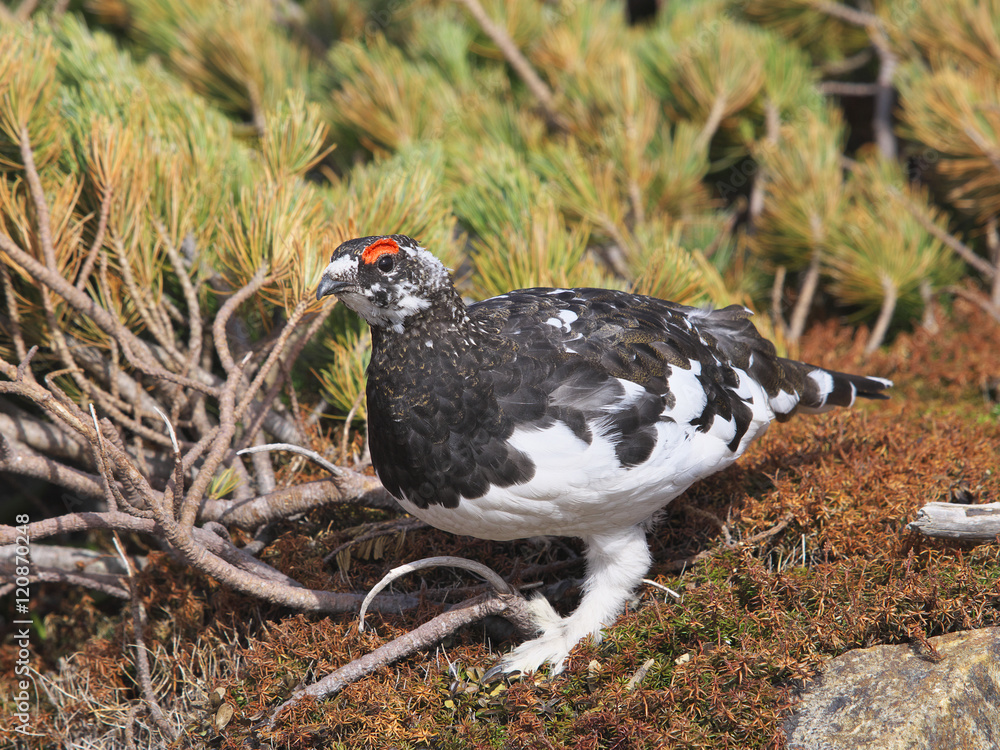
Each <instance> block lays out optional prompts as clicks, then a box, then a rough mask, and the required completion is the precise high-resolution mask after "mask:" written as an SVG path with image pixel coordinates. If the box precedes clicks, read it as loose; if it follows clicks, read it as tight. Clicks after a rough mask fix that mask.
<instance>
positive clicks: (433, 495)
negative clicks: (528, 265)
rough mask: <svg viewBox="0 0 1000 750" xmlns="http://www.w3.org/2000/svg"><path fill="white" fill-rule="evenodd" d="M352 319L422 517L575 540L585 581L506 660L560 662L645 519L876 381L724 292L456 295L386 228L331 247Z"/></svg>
mask: <svg viewBox="0 0 1000 750" xmlns="http://www.w3.org/2000/svg"><path fill="white" fill-rule="evenodd" d="M328 294H335V295H336V296H337V297H339V298H340V299H341V300H342V301H343V302H344V304H346V305H347V306H348V307H349V308H351V309H352V310H354V311H355V312H357V313H358V314H359V315H360V316H361V317H362V318H364V319H365V320H366V321H368V323H369V325H370V326H371V329H372V356H371V364H370V365H369V367H368V386H367V396H368V438H369V445H370V448H371V457H372V462H373V464H374V466H375V471H376V473H377V474H378V477H379V479H380V480H381V481H382V483H383V484H384V485H385V487H386V489H387V490H388V491H389V492H391V493H392V494H393V495H394V496H395V497H396V498H397V499H398V500H399V502H400V504H401V505H402V506H403V507H404V508H405V509H406V510H407V511H408V512H410V513H412V514H413V515H415V516H417V517H418V518H421V519H423V520H424V521H426V522H427V523H429V524H431V525H432V526H436V527H437V528H439V529H444V530H446V531H450V532H452V533H455V534H468V535H470V536H474V537H478V538H482V539H496V540H506V539H519V538H523V537H532V536H540V535H558V536H575V537H580V538H581V539H583V540H584V542H585V544H586V549H587V552H586V559H587V574H586V581H585V585H584V590H583V597H582V599H581V601H580V604H579V606H578V607H577V609H576V611H575V612H573V614H572V615H570V616H568V617H565V618H562V617H559V616H558V615H557V614H556V613H555V611H554V610H553V609H552V607H551V605H549V604H548V602H546V601H545V600H544V599H539V600H535V602H533V610H534V613H535V615H536V619H537V623H538V625H539V630H540V631H541V632H540V634H539V635H538V637H536V638H534V639H533V640H530V641H527V642H526V643H524V644H522V645H521V646H519V647H518V648H516V649H514V650H513V651H512V652H511V653H510V654H508V655H507V656H506V657H504V659H503V660H502V661H501V662H500V664H499V665H498V667H499V669H500V670H502V671H506V672H529V671H535V670H537V669H538V668H539V667H541V666H542V665H543V664H545V663H546V662H548V663H550V664H551V667H552V672H553V673H554V674H555V673H558V672H559V671H560V670H561V669H562V667H563V663H564V661H565V659H566V657H567V656H568V655H569V652H570V650H571V649H572V648H573V646H574V645H575V644H576V643H577V642H578V641H580V640H581V639H582V638H584V637H585V636H587V635H591V636H594V637H595V638H600V635H601V628H602V627H606V626H608V625H610V624H611V623H612V622H613V621H614V619H615V618H616V617H617V616H618V614H619V613H620V612H621V610H622V608H623V607H624V605H625V603H626V601H627V600H628V598H629V596H630V595H631V593H632V591H633V589H634V588H635V587H636V586H638V584H639V582H640V581H641V579H642V577H643V575H644V574H645V573H646V571H647V570H648V568H649V565H650V554H649V549H648V547H647V544H646V526H647V524H648V522H649V521H650V519H651V518H652V517H653V515H654V514H656V512H657V511H659V510H660V509H661V508H663V507H664V506H665V505H666V504H667V503H669V502H670V501H671V500H673V499H674V498H675V497H677V496H678V495H679V494H681V493H682V492H683V491H684V490H685V489H687V488H688V487H689V486H690V485H691V484H692V483H693V482H696V481H698V480H699V479H702V478H704V477H707V476H709V475H710V474H714V473H715V472H717V471H720V470H722V469H724V468H726V467H727V466H729V465H730V464H731V463H732V462H733V461H735V460H736V459H737V458H738V457H739V456H740V454H742V453H743V451H744V450H745V449H746V447H747V446H748V445H749V444H750V442H751V441H752V440H754V439H755V438H757V437H759V436H760V435H761V434H763V433H764V431H765V430H766V429H767V426H768V425H769V424H770V423H771V422H772V421H774V420H775V419H778V420H782V419H786V418H788V417H790V416H791V415H792V414H793V413H795V412H797V411H800V412H810V413H813V412H820V411H824V410H826V409H828V408H830V407H834V406H850V405H851V404H853V403H854V400H855V398H856V397H857V396H861V397H864V398H885V395H884V394H883V393H882V391H883V390H884V389H886V388H888V387H889V386H891V385H892V383H891V381H889V380H885V379H882V378H873V377H862V376H858V375H847V374H843V373H838V372H830V371H828V370H824V369H821V368H819V367H814V366H812V365H807V364H803V363H801V362H795V361H792V360H788V359H783V358H781V357H778V356H777V355H776V353H775V349H774V346H773V345H772V344H771V343H770V342H769V341H767V340H766V339H764V338H763V337H761V336H760V334H759V333H758V332H757V330H756V329H755V328H754V326H753V324H751V323H750V321H749V317H750V312H749V311H748V310H746V309H745V308H743V307H739V306H732V307H727V308H724V309H720V310H703V309H698V308H693V307H686V306H684V305H679V304H675V303H673V302H666V301H664V300H660V299H655V298H653V297H645V296H639V295H635V294H628V293H625V292H620V291H611V290H607V289H521V290H518V291H512V292H508V293H507V294H502V295H500V296H499V297H494V298H492V299H488V300H484V301H482V302H477V303H474V304H471V305H466V304H465V303H464V302H463V301H462V299H461V297H460V296H459V294H458V293H457V292H456V290H455V287H454V286H453V284H452V279H451V275H450V274H449V272H448V270H447V269H446V268H445V267H444V266H443V265H442V264H441V262H440V261H439V260H438V259H437V258H435V257H434V256H433V255H432V254H431V253H430V252H428V251H427V250H426V249H424V248H422V247H420V246H418V245H417V243H416V242H415V241H414V240H412V239H410V238H409V237H406V236H404V235H398V234H397V235H390V236H382V237H361V238H358V239H354V240H350V241H348V242H345V243H344V244H342V245H341V246H340V247H338V248H337V250H336V251H335V252H334V253H333V257H332V259H331V261H330V264H329V265H328V266H327V268H326V269H325V271H324V272H323V276H322V279H321V280H320V283H319V288H318V290H317V292H316V296H317V297H323V296H325V295H328Z"/></svg>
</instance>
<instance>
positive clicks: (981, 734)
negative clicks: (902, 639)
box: [784, 628, 1000, 750]
mask: <svg viewBox="0 0 1000 750" xmlns="http://www.w3.org/2000/svg"><path fill="white" fill-rule="evenodd" d="M929 642H930V644H931V646H932V647H933V651H934V652H936V653H933V652H932V651H931V650H930V649H927V648H919V647H915V646H909V645H907V646H875V647H873V648H866V649H858V650H856V651H850V652H848V653H846V654H844V655H843V656H838V657H837V658H836V659H832V660H831V661H830V662H829V663H828V664H827V666H826V669H825V670H824V671H823V674H822V675H820V676H819V677H818V678H816V679H815V680H813V681H811V682H809V683H807V684H806V686H805V687H804V688H803V690H802V693H801V696H800V697H801V699H802V702H801V703H800V704H799V705H798V706H797V707H796V710H795V713H794V714H793V715H792V716H791V717H790V718H789V719H788V720H787V721H786V722H785V727H784V729H785V735H786V736H787V738H788V747H789V749H790V750H840V749H841V748H844V750H847V749H848V748H850V750H862V749H863V748H871V749H872V750H874V749H875V748H878V750H903V748H906V750H917V749H918V748H919V749H923V748H927V749H928V750H931V749H932V748H933V750H960V749H961V750H966V749H967V750H988V749H989V748H1000V628H982V629H980V630H971V631H968V632H964V633H951V634H949V635H942V636H939V637H937V638H931V639H929Z"/></svg>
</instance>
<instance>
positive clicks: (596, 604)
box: [488, 526, 652, 676]
mask: <svg viewBox="0 0 1000 750" xmlns="http://www.w3.org/2000/svg"><path fill="white" fill-rule="evenodd" d="M584 541H585V542H586V544H587V578H586V581H585V582H584V587H583V598H582V599H581V600H580V605H579V606H578V607H577V608H576V611H574V612H573V614H571V615H570V616H569V617H565V618H563V617H560V616H559V615H558V614H556V612H555V610H554V609H552V605H551V604H549V603H548V601H547V600H546V599H545V598H544V597H539V598H537V599H534V600H533V601H532V602H531V607H532V610H533V612H534V615H535V621H536V623H537V624H538V626H539V629H540V630H541V635H539V636H538V637H537V638H534V639H533V640H530V641H527V642H525V643H522V644H521V645H520V646H518V647H517V648H516V649H514V650H513V651H511V652H510V653H509V654H508V655H507V656H505V657H504V658H503V659H502V660H501V661H500V663H499V664H497V665H496V666H495V667H494V668H493V669H491V670H490V671H489V673H488V675H490V676H494V675H497V674H500V673H503V672H521V673H525V672H535V671H537V670H538V668H539V667H541V666H542V665H543V664H544V663H545V662H549V663H550V664H552V674H553V675H556V674H559V673H560V672H561V671H562V669H563V665H564V663H565V661H566V657H567V656H569V652H570V651H571V650H572V649H573V647H574V646H575V645H576V644H577V643H579V642H580V641H581V640H583V639H584V638H586V637H587V636H588V635H590V636H593V638H594V640H597V641H599V640H600V639H601V628H604V627H607V626H609V625H611V624H612V623H613V622H614V621H615V618H617V617H618V615H619V614H620V613H621V611H622V609H623V608H624V607H625V603H626V602H627V601H628V599H629V597H630V596H631V595H632V592H633V591H634V590H635V589H636V587H637V586H638V585H639V583H640V582H641V581H642V577H643V576H644V575H645V574H646V571H648V570H649V565H650V562H651V560H652V558H651V557H650V554H649V546H648V545H647V544H646V532H645V530H644V529H643V527H642V526H633V527H631V528H629V529H624V530H622V531H619V532H617V533H610V534H605V535H595V536H591V537H589V538H587V539H585V540H584Z"/></svg>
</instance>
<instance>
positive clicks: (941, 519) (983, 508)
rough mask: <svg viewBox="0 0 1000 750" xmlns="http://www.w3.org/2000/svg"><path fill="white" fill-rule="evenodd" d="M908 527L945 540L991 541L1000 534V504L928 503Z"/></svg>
mask: <svg viewBox="0 0 1000 750" xmlns="http://www.w3.org/2000/svg"><path fill="white" fill-rule="evenodd" d="M906 528H908V529H910V530H911V531H919V532H920V533H921V534H926V535H927V536H933V537H940V538H944V539H961V540H964V541H969V542H991V541H993V540H995V539H996V538H997V537H998V536H1000V503H986V504H983V505H960V504H958V503H928V504H927V505H925V506H924V507H923V508H921V509H920V510H919V511H918V512H917V518H916V520H914V521H911V522H910V523H909V524H907V526H906Z"/></svg>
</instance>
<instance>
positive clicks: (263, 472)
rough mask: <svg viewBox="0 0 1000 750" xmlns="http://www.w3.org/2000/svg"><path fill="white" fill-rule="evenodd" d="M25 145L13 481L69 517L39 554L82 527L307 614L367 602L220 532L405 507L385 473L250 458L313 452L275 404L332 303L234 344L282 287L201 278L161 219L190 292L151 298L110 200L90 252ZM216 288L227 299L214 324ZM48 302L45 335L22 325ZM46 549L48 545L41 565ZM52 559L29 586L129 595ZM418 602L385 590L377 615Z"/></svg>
mask: <svg viewBox="0 0 1000 750" xmlns="http://www.w3.org/2000/svg"><path fill="white" fill-rule="evenodd" d="M21 153H22V156H23V165H24V172H25V176H26V184H27V185H28V188H29V191H28V192H29V200H30V203H31V206H32V211H31V212H30V215H31V216H32V217H33V218H34V226H33V232H32V235H31V238H30V239H31V241H30V242H24V241H23V240H22V241H20V242H19V241H17V240H15V236H17V235H15V234H12V233H11V232H10V231H9V229H8V228H7V227H3V228H2V229H0V258H2V261H3V264H2V270H3V273H2V277H3V278H2V281H3V297H4V307H3V309H4V312H5V316H4V317H3V318H2V319H0V326H2V329H3V330H4V332H5V334H9V337H10V342H11V344H12V347H11V350H12V352H13V353H14V354H16V355H17V356H18V357H19V359H18V360H17V361H10V360H8V359H6V358H4V357H3V356H0V375H2V376H3V378H4V380H2V381H0V420H2V422H0V427H2V428H3V430H2V432H3V435H4V437H2V438H0V471H3V472H6V473H8V474H14V475H20V476H23V477H32V478H35V479H42V480H45V481H47V482H49V483H50V484H52V485H54V486H56V487H58V488H61V489H62V490H64V491H65V494H64V499H66V501H67V502H66V505H67V509H68V510H69V511H70V512H68V513H65V514H63V515H59V516H55V517H52V518H45V519H41V520H35V521H34V522H33V523H31V524H30V525H29V527H28V531H29V533H30V536H31V539H32V540H33V542H34V546H35V549H36V551H38V550H39V549H40V548H41V547H42V545H41V544H40V542H41V541H42V540H43V539H46V538H50V537H52V536H55V535H61V534H66V533H69V532H73V531H77V532H78V531H96V530H100V531H111V532H114V531H132V532H139V533H142V534H145V535H148V536H151V537H153V538H156V539H158V540H159V541H160V542H161V543H164V544H166V546H167V548H168V549H170V550H171V551H173V552H174V553H176V554H177V555H179V556H180V557H181V558H182V559H183V560H184V561H186V562H187V564H189V565H190V566H192V567H193V568H195V569H197V570H200V571H202V572H203V573H206V574H208V575H210V576H212V577H214V578H216V579H217V580H219V581H220V582H222V583H224V584H226V585H228V586H231V587H232V588H235V589H237V590H239V591H241V592H243V593H245V594H248V595H250V596H253V597H257V598H260V599H263V600H265V601H268V602H272V603H274V604H281V605H284V606H289V607H293V608H296V609H302V610H308V611H323V612H344V611H351V610H355V609H357V607H358V606H359V604H360V601H361V598H362V597H361V596H360V595H356V594H345V593H336V594H335V593H330V592H326V591H318V590H311V589H307V588H305V587H303V586H302V585H301V584H299V583H297V582H296V581H294V580H292V579H290V578H289V577H287V576H285V575H284V574H282V573H280V572H279V571H277V570H275V569H274V568H272V567H271V566H269V565H267V564H265V563H263V562H261V561H260V560H258V559H256V558H255V557H254V556H253V555H251V554H249V553H248V552H246V551H244V550H242V549H240V548H239V547H237V546H236V545H234V544H233V543H232V541H230V539H229V538H228V532H226V530H225V528H223V527H234V528H242V529H259V528H260V527H262V526H264V525H266V524H269V523H272V522H273V521H275V520H278V519H281V518H287V517H289V516H291V515H294V514H298V513H302V512H304V511H307V510H310V509H312V508H316V507H320V506H322V505H327V504H336V503H361V504H369V505H372V506H374V507H383V508H385V507H395V504H394V502H393V501H392V499H391V498H390V497H389V496H388V495H387V494H386V493H385V491H384V490H382V489H381V487H380V485H379V484H378V482H377V480H375V479H374V478H372V477H365V476H363V475H361V474H358V473H355V472H352V471H349V470H346V469H345V470H342V471H341V472H340V474H339V476H338V477H337V479H336V481H331V480H327V481H320V482H312V483H305V484H302V485H299V486H298V487H293V488H277V487H276V486H275V483H274V468H273V466H272V464H271V460H270V459H269V458H268V456H267V455H266V454H259V455H255V456H254V458H253V460H252V462H251V463H248V464H245V463H244V461H243V459H242V458H241V457H240V456H239V455H238V450H239V449H240V448H241V447H244V446H246V445H251V444H255V443H259V442H262V437H263V435H264V434H265V433H266V434H267V435H269V436H272V437H276V438H278V439H282V440H288V441H291V442H297V443H303V442H306V434H307V431H308V427H307V426H306V425H305V424H304V423H302V422H301V421H300V420H299V419H298V417H297V415H296V414H294V413H292V412H290V411H289V409H288V408H286V407H285V405H284V404H283V403H282V401H281V400H280V399H279V396H280V395H281V394H282V393H283V392H288V391H289V389H290V388H291V386H290V385H289V383H288V375H289V372H290V367H289V364H290V363H291V362H294V361H295V359H296V358H297V357H298V356H299V355H300V353H301V351H302V348H303V347H304V345H305V343H306V342H307V341H308V339H309V337H310V336H312V335H313V333H315V331H316V329H317V328H318V326H319V325H320V324H321V323H322V321H323V320H324V319H325V316H326V314H327V313H328V311H326V313H324V312H318V313H317V312H316V311H311V310H310V308H309V307H308V305H307V304H306V303H305V302H301V303H300V304H298V305H297V306H296V307H295V308H294V310H293V311H292V312H291V314H290V315H289V316H288V319H287V320H285V321H284V322H283V324H281V325H279V326H278V327H277V329H276V330H275V331H274V332H273V333H272V335H271V336H270V337H269V338H268V339H267V340H265V341H264V342H262V343H261V344H260V345H256V346H255V345H253V344H248V343H246V342H241V343H240V345H239V351H235V350H234V347H235V346H236V344H235V339H236V338H237V337H235V336H233V335H232V329H233V327H234V324H235V323H237V322H238V323H239V325H240V326H242V328H243V329H244V330H246V329H248V327H249V324H248V323H247V321H245V320H243V319H242V318H241V315H244V314H249V313H247V312H246V308H247V307H248V304H247V302H248V300H250V298H251V297H252V296H253V295H254V294H255V292H256V291H257V290H258V289H259V288H260V287H261V286H262V285H264V284H266V283H268V281H269V280H270V276H269V274H268V272H267V271H266V269H261V270H260V271H259V272H258V273H257V274H256V275H255V276H254V277H253V278H251V279H250V280H249V281H248V282H247V283H246V284H245V285H244V286H243V287H242V288H239V289H228V288H226V285H225V282H224V281H223V280H222V279H221V278H219V277H216V276H208V275H206V274H205V273H199V272H198V271H197V270H196V269H195V268H194V267H193V265H192V263H191V261H190V260H189V258H191V257H193V255H194V252H193V250H194V248H193V247H187V248H181V249H178V248H176V247H175V246H174V244H173V243H172V241H171V240H170V236H169V233H168V231H167V229H166V228H165V227H164V225H163V224H162V223H161V222H160V221H159V219H158V218H157V217H156V216H155V215H153V216H150V217H149V221H150V222H151V224H153V225H154V226H155V230H156V231H155V233H151V235H150V238H149V242H151V243H153V245H155V246H158V247H162V248H163V249H164V251H165V255H166V263H167V264H168V265H167V266H165V267H164V272H165V273H169V274H170V277H171V278H172V279H174V280H175V281H176V284H177V286H178V287H179V288H180V290H181V294H180V299H181V300H182V301H183V305H184V307H183V308H182V309H179V308H178V306H177V304H176V303H175V302H173V301H171V300H170V299H168V297H167V296H166V295H161V296H159V297H157V296H156V295H152V294H150V293H149V291H148V290H144V289H143V288H142V287H141V282H140V281H139V280H138V279H137V278H135V276H136V274H135V272H134V271H132V270H130V269H129V262H127V259H124V258H123V257H122V256H120V255H116V253H115V250H114V247H113V246H111V247H109V245H110V244H113V243H112V238H111V236H110V235H109V234H108V232H107V217H108V211H109V209H108V208H107V206H109V205H111V202H112V198H111V197H109V196H110V194H111V191H110V190H109V191H108V192H107V193H106V194H105V198H106V201H104V202H102V208H101V210H100V211H99V213H98V215H97V216H95V217H92V218H91V219H90V222H91V223H92V224H93V238H92V240H91V241H90V243H88V244H87V245H84V242H83V236H84V235H83V233H80V236H79V239H78V240H77V242H76V244H67V243H66V241H65V238H58V237H56V236H55V234H56V233H55V232H54V231H53V228H52V223H53V222H54V219H53V211H52V210H51V207H50V205H49V198H48V197H47V195H46V193H45V190H44V188H43V184H44V181H43V179H42V177H41V176H40V175H39V172H38V168H37V167H36V164H35V158H34V153H33V151H32V148H31V145H30V143H29V142H28V133H27V129H22V139H21ZM150 213H152V211H151V210H150ZM185 243H187V244H189V245H190V244H191V243H193V239H192V238H191V237H190V236H188V237H187V238H186V239H185ZM73 258H79V259H80V262H79V263H77V262H75V261H72V262H70V261H71V260H72V259H73ZM77 267H79V268H80V270H79V273H78V274H77V275H76V276H75V277H74V276H73V273H72V269H74V268H77ZM113 268H114V269H117V271H118V272H119V274H120V277H121V279H120V280H121V281H122V282H123V284H124V286H125V289H124V293H125V294H127V295H128V296H129V297H130V299H131V301H133V302H134V303H135V316H134V317H132V318H131V319H130V320H127V319H126V318H125V317H123V315H122V313H121V310H120V309H116V308H115V306H114V304H113V299H112V296H111V295H109V294H107V290H108V289H109V288H110V279H109V275H110V274H111V273H112V270H111V269H113ZM209 287H211V289H209ZM213 292H214V294H216V295H221V296H222V297H223V299H224V301H223V303H222V304H221V306H219V308H218V312H217V313H215V315H214V318H212V317H211V316H210V314H209V310H210V308H211V304H212V299H213V297H212V293H213ZM39 306H40V307H41V312H42V319H43V320H44V322H45V326H44V330H43V331H38V330H35V329H36V328H37V327H38V326H37V325H35V326H29V325H27V323H26V321H27V320H28V319H29V318H30V317H31V316H32V315H33V314H37V307H39ZM68 321H72V323H71V324H70V323H69V322H68ZM84 331H88V332H90V333H91V334H92V335H91V336H89V337H87V336H84V335H83V332H84ZM216 361H217V362H219V363H220V364H221V369H222V372H223V373H224V374H223V375H221V376H220V375H219V374H217V372H216V370H215V369H214V367H213V363H214V362H216ZM219 524H222V526H219ZM14 537H15V529H14V528H13V527H9V526H0V545H3V544H10V543H12V541H13V539H14ZM42 557H43V555H42V554H41V553H40V552H38V554H37V555H36V558H37V559H36V563H38V562H40V561H41V559H42ZM47 557H48V559H49V560H50V562H49V563H48V564H46V565H44V566H43V565H39V564H36V565H35V566H34V568H33V571H32V576H33V579H34V580H46V581H62V582H65V583H67V584H76V585H84V586H88V587H91V588H94V589H98V590H101V591H104V592H107V593H110V594H112V595H114V596H119V597H128V591H129V583H128V581H127V579H126V578H124V577H122V576H121V575H114V574H109V573H87V572H81V571H78V570H76V569H75V568H73V567H70V568H69V569H60V568H59V567H58V562H56V563H55V566H53V563H52V562H51V561H52V560H58V559H61V558H58V557H57V556H56V557H54V556H52V555H48V556H47ZM70 565H72V563H70ZM415 603H416V600H415V599H413V598H411V597H384V598H382V599H380V600H379V602H377V603H376V607H378V608H387V609H390V610H399V609H401V608H407V607H411V606H414V604H415Z"/></svg>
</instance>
